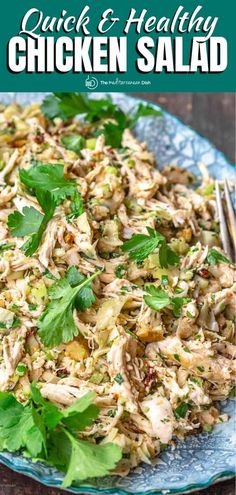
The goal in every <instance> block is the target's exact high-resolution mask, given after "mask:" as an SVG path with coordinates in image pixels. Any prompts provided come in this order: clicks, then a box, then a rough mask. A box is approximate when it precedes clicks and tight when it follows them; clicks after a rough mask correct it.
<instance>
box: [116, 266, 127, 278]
mask: <svg viewBox="0 0 236 495" xmlns="http://www.w3.org/2000/svg"><path fill="white" fill-rule="evenodd" d="M126 274H127V265H125V264H121V265H117V266H116V267H115V276H116V277H117V278H124V276H125V275H126Z"/></svg>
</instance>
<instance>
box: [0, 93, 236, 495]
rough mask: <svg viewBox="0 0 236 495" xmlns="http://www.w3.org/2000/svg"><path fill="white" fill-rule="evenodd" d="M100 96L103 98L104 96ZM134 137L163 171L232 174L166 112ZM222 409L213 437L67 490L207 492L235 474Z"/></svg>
mask: <svg viewBox="0 0 236 495" xmlns="http://www.w3.org/2000/svg"><path fill="white" fill-rule="evenodd" d="M93 96H94V95H93ZM112 96H113V98H114V100H115V101H116V102H117V103H119V104H120V105H121V106H122V107H123V108H124V110H125V111H128V109H129V108H130V107H131V106H133V105H134V103H135V101H134V100H133V99H132V98H130V97H128V96H126V95H123V94H113V95H112ZM42 97H43V94H42V93H15V94H14V93H0V100H2V101H4V102H7V103H8V102H10V101H11V100H12V99H13V98H16V99H17V101H18V102H19V103H23V104H24V103H28V102H30V101H35V100H41V99H42ZM96 97H101V94H97V95H96ZM136 134H137V135H138V137H139V139H141V140H143V141H146V142H147V143H148V146H149V149H150V150H152V151H153V153H154V155H155V157H156V159H157V163H158V166H159V167H160V168H162V167H163V166H164V165H165V164H170V163H171V164H177V165H179V166H181V167H184V168H189V169H190V170H191V171H192V172H193V173H196V174H197V173H198V169H197V163H198V162H199V161H202V162H204V163H205V164H206V165H207V166H208V168H209V170H210V173H211V174H212V175H214V176H215V177H217V178H219V179H223V178H225V177H228V178H232V177H233V175H234V169H233V166H232V165H231V164H230V163H229V162H228V161H227V160H226V158H225V157H224V155H223V154H222V153H221V152H219V151H218V150H216V149H215V148H214V146H213V145H212V144H211V143H209V142H208V141H207V140H206V139H204V138H203V137H201V136H199V135H198V134H197V133H196V132H194V131H193V130H192V129H190V128H189V127H187V126H186V125H184V124H182V123H181V122H180V121H179V120H177V119H176V118H175V117H173V116H172V115H170V114H168V113H165V112H164V114H163V117H161V118H148V119H140V122H139V123H138V125H137V127H136ZM221 409H222V411H223V412H226V413H228V414H229V415H230V420H229V422H227V423H224V424H220V425H218V426H217V427H216V428H215V430H214V431H213V433H211V434H208V433H202V434H200V435H198V436H189V437H188V438H187V439H186V440H185V441H184V442H181V443H180V442H179V443H178V444H177V447H176V449H175V450H172V449H171V448H169V449H167V450H166V451H165V452H163V453H162V455H161V457H160V458H159V459H158V460H157V461H156V463H155V465H152V466H147V465H142V466H139V467H138V468H136V469H135V470H134V471H133V472H132V473H130V474H129V475H128V476H127V477H126V478H118V477H115V476H114V477H107V478H103V479H97V480H96V479H95V480H92V481H90V482H84V483H82V484H80V485H79V484H78V485H77V486H76V487H73V488H71V489H70V490H68V491H71V492H73V493H81V492H82V493H84V492H87V493H96V494H98V493H109V494H112V493H114V494H117V495H127V494H135V495H144V494H145V495H146V494H148V495H149V494H151V493H155V495H164V494H177V493H186V492H188V491H191V490H194V489H200V488H205V487H207V486H209V485H210V484H211V483H213V482H214V481H216V480H220V479H223V478H225V477H229V476H233V475H234V474H235V473H236V469H235V431H236V430H235V428H234V420H233V417H234V412H235V408H234V403H233V401H228V402H224V403H222V406H221ZM0 462H2V463H4V464H6V465H7V466H8V467H10V468H12V469H14V470H15V471H18V472H21V473H23V474H26V475H28V476H31V477H33V478H35V479H36V480H38V481H40V482H41V483H44V484H46V485H49V486H56V487H60V486H61V480H62V475H61V474H60V473H59V472H58V471H56V470H54V469H51V468H50V467H47V466H45V465H43V464H40V463H32V462H31V461H29V460H28V459H24V458H23V457H22V456H19V455H16V454H9V453H6V452H4V453H0Z"/></svg>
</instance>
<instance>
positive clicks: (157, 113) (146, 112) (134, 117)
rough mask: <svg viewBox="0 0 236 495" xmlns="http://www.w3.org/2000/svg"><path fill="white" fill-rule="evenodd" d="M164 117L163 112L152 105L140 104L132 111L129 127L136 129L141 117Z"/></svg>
mask: <svg viewBox="0 0 236 495" xmlns="http://www.w3.org/2000/svg"><path fill="white" fill-rule="evenodd" d="M162 115H163V114H162V112H161V110H157V109H156V108H154V107H153V106H152V105H148V104H143V103H139V104H138V105H137V106H135V107H134V109H133V110H131V114H130V117H129V126H128V127H130V128H132V127H134V126H135V125H136V124H137V122H138V119H139V118H140V117H151V116H153V117H161V116H162Z"/></svg>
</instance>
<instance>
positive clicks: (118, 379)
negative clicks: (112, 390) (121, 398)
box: [114, 373, 124, 385]
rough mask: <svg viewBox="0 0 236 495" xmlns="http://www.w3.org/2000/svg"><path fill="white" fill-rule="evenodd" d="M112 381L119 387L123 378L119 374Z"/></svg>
mask: <svg viewBox="0 0 236 495" xmlns="http://www.w3.org/2000/svg"><path fill="white" fill-rule="evenodd" d="M114 380H115V382H116V383H119V385H121V384H122V383H123V382H124V378H123V376H122V375H121V374H120V373H118V374H117V375H116V376H115V378H114Z"/></svg>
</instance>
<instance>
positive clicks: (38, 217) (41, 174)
mask: <svg viewBox="0 0 236 495" xmlns="http://www.w3.org/2000/svg"><path fill="white" fill-rule="evenodd" d="M19 175H20V179H21V182H22V183H23V184H25V185H26V186H27V187H28V188H29V189H30V192H31V193H32V194H34V195H35V196H36V197H37V200H38V202H39V204H40V206H41V207H42V209H43V211H44V212H45V214H44V215H42V214H41V213H40V212H39V211H38V210H36V209H35V208H33V207H30V208H28V207H24V208H23V210H22V213H20V212H14V213H12V214H11V215H9V217H8V226H9V228H10V230H11V233H12V235H14V236H16V237H24V236H25V235H30V237H29V239H27V241H26V242H25V243H24V244H23V246H22V247H21V249H22V251H24V253H25V255H26V256H32V255H33V254H34V252H35V251H36V250H37V249H38V247H39V244H40V242H41V239H42V236H43V234H44V231H45V229H46V227H47V224H48V222H49V221H50V220H51V218H52V217H53V215H54V211H55V209H56V206H57V205H58V204H59V203H60V202H61V201H62V200H63V199H64V198H66V197H67V196H70V197H72V198H73V200H72V205H74V202H75V206H72V208H74V211H73V217H75V216H79V214H81V211H82V208H83V205H82V203H81V199H80V195H79V193H78V191H77V189H76V184H75V182H74V181H72V180H70V181H69V180H66V179H65V178H64V167H63V165H61V164H43V163H41V162H34V165H33V166H32V167H31V168H30V169H29V170H25V169H22V170H20V172H19Z"/></svg>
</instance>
